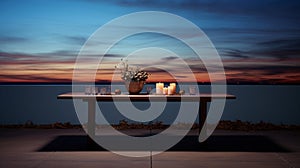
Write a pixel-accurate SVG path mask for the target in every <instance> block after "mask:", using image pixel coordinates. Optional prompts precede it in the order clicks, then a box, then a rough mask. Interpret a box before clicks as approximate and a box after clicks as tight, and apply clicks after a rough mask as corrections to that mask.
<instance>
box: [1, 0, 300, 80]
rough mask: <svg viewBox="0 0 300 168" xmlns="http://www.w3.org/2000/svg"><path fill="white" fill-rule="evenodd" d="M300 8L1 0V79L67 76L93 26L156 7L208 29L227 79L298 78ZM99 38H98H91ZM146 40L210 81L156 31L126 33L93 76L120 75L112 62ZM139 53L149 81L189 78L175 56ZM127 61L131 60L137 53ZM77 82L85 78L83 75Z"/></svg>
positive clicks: (294, 4) (289, 4) (291, 4)
mask: <svg viewBox="0 0 300 168" xmlns="http://www.w3.org/2000/svg"><path fill="white" fill-rule="evenodd" d="M299 7H300V2H299V1H276V2H275V1H271V0H266V1H251V2H249V4H247V3H245V2H244V1H237V0H234V1H218V2H211V1H209V0H207V1H206V0H205V1H201V2H200V1H199V2H198V1H197V2H196V1H184V0H182V1H153V2H151V3H141V2H140V1H122V0H116V1H110V2H102V1H89V0H79V1H65V0H62V1H36V0H29V1H17V0H3V1H1V2H0V14H1V16H0V21H1V28H0V42H1V43H0V83H7V82H8V83H27V82H30V83H68V82H72V76H73V70H74V66H75V62H76V57H77V54H78V52H79V51H80V49H81V47H82V45H83V44H84V43H85V41H86V40H87V39H88V38H89V37H90V36H91V35H92V33H93V32H94V31H96V30H97V29H98V28H99V27H100V26H102V25H103V24H105V23H107V22H109V21H110V20H112V19H114V18H116V17H119V16H122V15H124V14H129V13H132V12H138V11H143V10H156V11H165V12H170V13H174V14H176V15H179V16H182V17H184V18H186V19H189V20H190V21H191V22H193V23H194V24H196V25H197V26H198V27H199V28H201V29H202V30H203V31H204V32H205V33H206V34H207V36H208V37H209V38H210V40H211V41H212V43H213V44H214V45H215V47H216V49H217V51H218V52H219V55H220V56H221V58H222V61H223V64H224V68H225V73H226V78H227V82H228V83H232V84H241V83H253V84H299V83H300V57H299V56H300V48H299V44H300V21H299V20H300V13H299V10H298V9H299ZM120 27H121V26H120ZM121 28H122V27H121ZM125 28H126V27H125ZM125 28H124V27H123V29H125ZM180 33H182V34H184V35H185V37H187V38H188V39H190V40H191V41H192V40H193V38H195V37H194V36H193V32H190V31H188V30H182V32H180ZM105 42H106V40H105V39H102V40H101V41H99V44H96V45H99V46H101V44H103V43H105ZM146 47H164V48H166V49H168V50H170V51H172V52H174V53H176V54H177V55H179V56H180V58H181V59H183V60H184V61H185V62H186V63H187V64H188V65H189V67H190V69H191V70H192V71H193V73H194V76H195V77H196V79H197V81H198V82H199V83H209V82H215V81H211V80H210V79H209V76H208V74H207V72H206V69H205V65H203V63H202V61H201V60H199V59H196V57H195V55H193V53H192V52H191V51H190V49H189V48H188V47H186V46H184V45H182V44H181V43H180V42H179V41H176V40H174V39H172V38H170V37H166V36H162V35H156V34H145V35H140V36H135V37H130V38H128V39H125V40H123V41H121V42H120V43H119V44H117V45H116V46H114V47H113V48H112V49H111V50H110V51H109V52H108V53H107V55H104V56H103V58H104V59H103V62H102V63H101V65H100V66H99V69H98V71H97V76H96V79H95V82H99V83H101V82H110V81H112V80H113V82H121V79H120V78H119V80H115V78H114V79H113V78H112V77H113V74H114V73H115V65H116V64H118V63H119V61H120V60H121V58H124V57H127V56H128V54H130V53H132V52H133V51H136V50H138V49H140V48H146ZM199 47H201V46H199ZM91 54H93V53H91ZM95 54H97V53H95ZM207 57H209V56H207ZM129 59H130V57H129ZM140 59H141V60H142V61H143V62H147V65H148V66H149V67H148V68H147V67H146V70H147V71H149V72H150V73H151V76H150V78H149V79H148V81H147V82H158V81H162V80H163V81H165V82H173V81H179V82H189V81H191V78H190V75H191V74H188V73H187V72H184V71H182V70H181V69H180V65H177V63H178V62H176V59H177V57H176V56H175V55H166V56H158V55H157V54H156V53H153V57H151V59H149V58H140ZM86 60H87V62H86V64H85V65H84V68H86V71H87V72H88V69H89V68H90V67H89V61H88V56H87V59H86ZM131 61H132V63H133V64H135V63H134V61H135V59H132V60H131ZM158 64H161V65H163V66H165V67H168V68H173V69H174V74H175V77H172V76H171V75H170V74H169V73H167V72H165V71H163V70H161V69H157V67H155V65H158ZM217 73H218V72H216V74H217ZM116 77H117V76H116ZM79 82H91V81H88V80H87V79H85V78H84V75H83V78H82V80H81V81H79Z"/></svg>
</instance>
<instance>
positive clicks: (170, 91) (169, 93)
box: [168, 86, 173, 95]
mask: <svg viewBox="0 0 300 168" xmlns="http://www.w3.org/2000/svg"><path fill="white" fill-rule="evenodd" d="M172 87H173V86H168V95H171V94H173V93H172Z"/></svg>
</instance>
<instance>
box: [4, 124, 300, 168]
mask: <svg viewBox="0 0 300 168" xmlns="http://www.w3.org/2000/svg"><path fill="white" fill-rule="evenodd" d="M139 131H140V130H127V132H128V133H133V134H134V133H136V132H139ZM196 135H197V130H194V131H191V133H189V135H188V136H186V137H185V138H184V139H183V140H182V141H181V142H180V143H178V144H177V145H176V146H174V147H173V148H171V149H170V150H168V151H166V152H164V153H161V154H159V155H155V156H153V158H152V167H157V168H159V167H172V168H174V167H175V168H177V167H178V168H179V167H243V168H246V167H251V168H252V167H264V168H266V167H272V168H273V167H300V131H287V130H285V131H283V130H278V131H258V132H240V131H223V130H217V131H215V133H214V134H213V136H211V137H210V138H209V139H208V140H207V141H206V142H205V143H202V144H200V143H198V142H197V141H196V139H197V136H196ZM86 140H87V137H86V134H85V132H84V131H83V130H82V129H20V128H19V129H13V128H10V129H9V128H1V129H0V151H1V153H0V158H1V160H0V167H22V168H27V167H28V168H44V167H80V168H84V167H89V168H91V167H97V168H99V167H101V168H103V167H121V168H125V167H130V168H132V167H150V166H151V164H150V158H149V157H142V158H139V157H124V156H119V155H116V154H114V153H111V152H109V151H106V150H105V149H103V148H101V147H100V146H96V145H95V146H94V147H92V148H90V147H88V145H87V143H86Z"/></svg>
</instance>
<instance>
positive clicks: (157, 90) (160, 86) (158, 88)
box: [156, 82, 164, 94]
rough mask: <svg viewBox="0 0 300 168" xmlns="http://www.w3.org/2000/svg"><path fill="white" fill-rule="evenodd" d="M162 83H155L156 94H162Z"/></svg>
mask: <svg viewBox="0 0 300 168" xmlns="http://www.w3.org/2000/svg"><path fill="white" fill-rule="evenodd" d="M163 88H164V83H160V82H159V83H156V94H163Z"/></svg>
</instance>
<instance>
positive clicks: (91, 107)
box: [87, 100, 96, 138]
mask: <svg viewBox="0 0 300 168" xmlns="http://www.w3.org/2000/svg"><path fill="white" fill-rule="evenodd" d="M95 116H96V100H88V123H87V132H88V134H89V136H90V137H91V138H94V137H95V127H96V123H95Z"/></svg>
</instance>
